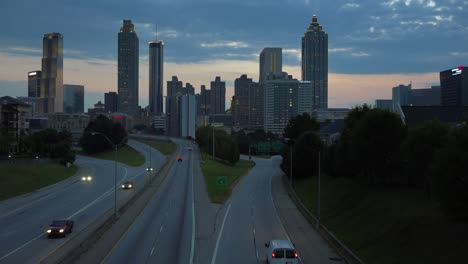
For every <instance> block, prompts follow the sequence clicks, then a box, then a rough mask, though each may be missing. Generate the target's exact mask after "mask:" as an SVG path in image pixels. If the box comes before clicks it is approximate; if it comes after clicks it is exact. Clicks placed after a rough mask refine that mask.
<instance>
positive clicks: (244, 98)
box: [231, 74, 252, 129]
mask: <svg viewBox="0 0 468 264" xmlns="http://www.w3.org/2000/svg"><path fill="white" fill-rule="evenodd" d="M251 84H252V79H251V78H247V75H246V74H242V75H241V77H240V78H237V79H236V80H235V81H234V99H233V102H232V103H233V106H232V107H231V111H232V119H233V122H234V124H233V125H234V127H235V128H239V129H245V128H248V127H249V123H250V122H249V117H250V116H249V110H250V109H249V104H250V102H249V90H250V85H251Z"/></svg>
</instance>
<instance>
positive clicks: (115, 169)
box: [91, 132, 127, 217]
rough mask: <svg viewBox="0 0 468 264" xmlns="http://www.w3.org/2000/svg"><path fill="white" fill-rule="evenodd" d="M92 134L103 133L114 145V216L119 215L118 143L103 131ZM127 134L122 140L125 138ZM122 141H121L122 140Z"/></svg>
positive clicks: (92, 133)
mask: <svg viewBox="0 0 468 264" xmlns="http://www.w3.org/2000/svg"><path fill="white" fill-rule="evenodd" d="M91 135H92V136H95V135H101V136H103V137H104V138H105V139H106V140H107V141H109V143H110V144H111V145H112V146H113V147H114V217H117V145H116V144H114V142H112V140H110V139H109V138H108V137H107V136H106V135H104V134H103V133H101V132H91ZM125 138H127V136H125V137H124V138H123V139H122V141H124V140H125ZM122 141H121V142H122Z"/></svg>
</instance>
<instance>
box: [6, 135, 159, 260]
mask: <svg viewBox="0 0 468 264" xmlns="http://www.w3.org/2000/svg"><path fill="white" fill-rule="evenodd" d="M129 145H131V146H132V147H133V148H135V149H136V150H137V151H139V152H141V153H142V154H144V155H145V157H146V160H147V162H146V163H145V164H144V165H143V166H140V167H129V166H126V165H124V164H120V163H118V165H117V180H118V182H119V183H120V182H123V181H125V180H132V181H134V183H135V189H133V190H121V189H120V188H119V189H118V190H117V197H118V206H120V205H122V204H123V203H124V201H125V200H126V199H128V198H129V197H130V195H132V192H138V191H139V190H140V189H141V187H142V185H143V184H144V182H145V181H146V180H148V178H147V177H148V174H147V173H146V168H147V167H148V166H149V162H148V161H149V151H150V149H152V148H150V147H149V146H147V145H145V144H142V143H139V142H136V141H133V140H130V141H129ZM151 158H152V161H151V166H152V167H154V168H156V169H157V168H159V167H161V166H162V164H163V163H164V161H165V156H163V155H162V154H160V153H159V152H158V151H157V150H155V149H152V151H151ZM75 164H76V165H78V166H79V168H80V169H79V172H78V173H77V174H76V175H75V176H72V177H70V178H69V179H67V180H65V181H63V182H60V183H57V184H55V185H53V186H49V187H46V188H43V189H41V190H38V191H36V192H33V193H31V194H27V195H22V196H19V197H16V198H12V199H9V200H6V201H3V202H0V212H1V213H0V263H38V262H39V261H40V260H41V259H43V258H44V257H46V256H47V255H48V254H50V252H52V251H54V250H55V249H56V248H58V247H60V245H62V244H63V243H65V242H66V241H67V240H68V239H70V237H72V236H73V235H74V234H75V233H76V232H79V231H80V230H82V229H83V228H86V226H87V225H89V224H90V223H92V222H93V221H95V220H96V219H97V218H98V217H99V216H100V215H101V214H102V213H104V212H105V211H106V210H109V209H110V208H113V206H114V162H113V161H107V160H99V159H94V158H90V157H84V156H78V157H77V160H76V162H75ZM32 166H33V165H32ZM2 173H3V172H2ZM82 176H92V177H93V179H92V181H91V182H90V183H85V182H82V181H81V177H82ZM65 218H67V219H68V218H71V219H73V220H74V221H75V226H74V229H73V233H72V234H69V235H68V236H67V237H66V238H60V239H48V238H47V234H46V230H47V228H48V226H49V224H50V223H51V222H52V220H56V219H65Z"/></svg>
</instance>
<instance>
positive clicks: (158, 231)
mask: <svg viewBox="0 0 468 264" xmlns="http://www.w3.org/2000/svg"><path fill="white" fill-rule="evenodd" d="M174 141H175V142H176V143H177V144H178V145H179V154H178V155H179V156H182V157H183V159H184V160H183V161H182V162H175V163H174V166H172V168H171V169H170V171H169V173H168V175H167V177H166V179H165V180H164V182H163V184H162V185H161V186H160V188H159V190H158V192H157V193H156V194H155V195H154V196H153V198H152V199H151V201H150V202H149V203H148V205H147V207H146V208H145V209H144V210H143V211H142V213H141V214H140V215H139V216H138V217H137V218H136V219H135V221H134V222H133V224H132V225H131V227H130V228H129V229H128V230H127V232H126V233H125V234H124V236H123V237H122V238H121V239H120V241H119V242H118V243H117V244H116V245H115V246H114V248H113V249H112V251H111V252H110V253H109V254H108V255H107V257H106V258H105V260H104V261H103V262H104V263H184V264H186V263H191V259H192V258H193V249H194V248H193V246H194V231H195V230H194V224H195V222H194V221H195V218H194V204H193V182H192V179H193V176H192V175H193V158H192V154H193V153H195V152H196V151H195V149H194V151H189V150H187V148H188V147H189V146H190V147H193V146H192V144H191V143H189V142H188V141H184V140H174Z"/></svg>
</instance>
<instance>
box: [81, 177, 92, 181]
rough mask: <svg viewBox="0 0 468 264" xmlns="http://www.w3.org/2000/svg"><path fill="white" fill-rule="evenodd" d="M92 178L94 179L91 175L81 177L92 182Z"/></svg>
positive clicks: (82, 179)
mask: <svg viewBox="0 0 468 264" xmlns="http://www.w3.org/2000/svg"><path fill="white" fill-rule="evenodd" d="M92 179H93V177H91V176H83V177H81V181H82V182H91V180H92Z"/></svg>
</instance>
